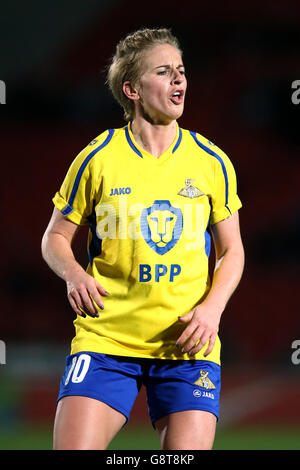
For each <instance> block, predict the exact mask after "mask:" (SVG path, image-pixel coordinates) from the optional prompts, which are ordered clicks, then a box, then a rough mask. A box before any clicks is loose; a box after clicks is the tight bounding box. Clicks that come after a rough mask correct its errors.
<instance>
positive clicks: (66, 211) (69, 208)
mask: <svg viewBox="0 0 300 470" xmlns="http://www.w3.org/2000/svg"><path fill="white" fill-rule="evenodd" d="M73 210H74V209H73V207H72V206H70V204H67V205H66V206H65V207H64V208H63V209H62V211H61V212H62V214H63V215H68V214H71V212H73Z"/></svg>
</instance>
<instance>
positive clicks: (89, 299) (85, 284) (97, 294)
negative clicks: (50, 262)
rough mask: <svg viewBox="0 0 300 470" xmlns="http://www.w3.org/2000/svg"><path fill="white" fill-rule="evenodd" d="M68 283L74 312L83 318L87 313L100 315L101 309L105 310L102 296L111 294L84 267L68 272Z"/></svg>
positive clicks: (92, 315) (69, 297)
mask: <svg viewBox="0 0 300 470" xmlns="http://www.w3.org/2000/svg"><path fill="white" fill-rule="evenodd" d="M66 284H67V292H68V300H69V302H70V304H71V307H72V308H73V310H74V312H75V313H77V315H79V316H81V317H83V318H85V317H86V315H89V316H91V317H93V318H94V317H99V309H100V310H104V304H103V300H102V297H101V296H105V297H106V296H108V295H109V294H108V292H107V291H106V290H105V289H104V287H102V286H101V285H100V284H99V282H98V281H96V279H95V278H93V277H92V276H90V275H89V274H88V273H86V272H85V271H84V270H83V269H82V268H80V269H75V270H73V271H72V272H71V273H68V276H66Z"/></svg>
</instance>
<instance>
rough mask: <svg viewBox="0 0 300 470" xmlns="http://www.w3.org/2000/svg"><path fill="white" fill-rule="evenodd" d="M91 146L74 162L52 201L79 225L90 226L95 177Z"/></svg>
mask: <svg viewBox="0 0 300 470" xmlns="http://www.w3.org/2000/svg"><path fill="white" fill-rule="evenodd" d="M92 156H93V150H92V148H91V146H90V144H89V145H88V146H87V147H86V148H85V149H83V150H82V151H81V152H80V153H79V154H78V155H77V157H76V158H75V160H74V161H73V162H72V164H71V166H70V168H69V170H68V172H67V174H66V176H65V178H64V180H63V182H62V185H61V187H60V189H59V191H58V192H57V193H56V194H55V196H54V198H53V199H52V201H53V203H54V205H55V207H56V208H57V209H58V210H59V211H60V212H61V213H62V214H63V215H65V216H66V217H67V218H68V219H69V220H71V221H72V222H74V223H75V224H77V225H86V224H88V216H89V215H90V214H91V213H92V210H93V201H94V194H95V175H94V171H93V165H92V162H91V161H92Z"/></svg>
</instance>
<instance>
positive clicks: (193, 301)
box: [42, 29, 244, 450]
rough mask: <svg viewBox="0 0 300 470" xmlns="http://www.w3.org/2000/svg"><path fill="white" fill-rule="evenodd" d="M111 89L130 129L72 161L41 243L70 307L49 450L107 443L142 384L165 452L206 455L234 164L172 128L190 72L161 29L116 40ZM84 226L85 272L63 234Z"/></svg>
mask: <svg viewBox="0 0 300 470" xmlns="http://www.w3.org/2000/svg"><path fill="white" fill-rule="evenodd" d="M108 84H109V86H110V89H111V90H112V93H113V95H114V96H115V98H116V99H117V100H118V102H119V103H120V105H121V106H122V107H123V109H124V112H125V120H126V121H127V125H126V126H124V127H123V128H120V129H109V130H106V131H105V132H103V133H101V134H100V135H99V136H98V137H96V138H95V139H93V140H92V141H91V142H90V143H89V144H88V145H87V146H86V148H85V149H83V150H82V151H81V152H80V153H79V154H78V156H77V157H76V158H75V160H74V161H73V163H72V165H71V166H70V169H69V171H68V173H67V175H66V177H65V179H64V181H63V183H62V185H61V188H60V190H59V191H58V192H57V193H56V195H55V197H54V199H53V201H54V205H55V208H54V212H53V215H52V218H51V220H50V223H49V225H48V227H47V229H46V232H45V234H44V237H43V241H42V253H43V257H44V259H45V261H46V262H47V263H48V265H49V266H50V268H51V269H52V270H53V271H54V272H55V273H56V274H57V275H58V276H60V277H61V278H62V279H63V280H64V281H65V282H66V285H67V294H68V299H69V301H70V304H71V306H72V308H73V309H74V311H75V313H76V314H77V315H76V319H75V321H74V325H75V330H76V334H75V337H74V339H73V341H72V345H71V351H70V355H69V356H68V357H67V360H66V370H65V373H64V375H63V377H62V380H61V384H60V390H59V395H58V404H57V413H56V418H55V423H54V449H107V447H108V445H109V443H110V442H111V440H112V439H113V437H114V436H115V435H116V433H117V432H118V431H119V430H120V429H121V428H122V427H123V426H124V424H125V423H126V421H127V420H128V419H129V414H130V410H131V408H132V406H133V403H134V401H135V398H136V396H137V394H138V392H139V390H140V388H141V386H142V385H144V386H145V387H146V391H147V402H148V407H149V415H150V418H151V421H152V424H153V427H154V428H155V429H156V430H157V432H158V434H159V437H160V441H161V447H162V449H164V450H167V449H168V450H169V449H176V450H177V449H191V450H192V449H211V448H212V445H213V441H214V436H215V428H216V422H217V419H218V416H219V393H220V339H219V336H218V330H219V323H220V317H221V314H222V312H223V311H224V309H225V306H226V304H227V302H228V300H229V298H230V297H231V295H232V293H233V292H234V290H235V288H236V287H237V285H238V283H239V281H240V278H241V275H242V271H243V265H244V252H243V245H242V241H241V236H240V229H239V218H238V209H239V208H240V207H241V202H240V200H239V197H238V195H237V192H236V177H235V171H234V168H233V166H232V164H231V162H230V160H229V158H228V157H227V156H226V154H224V152H222V150H220V149H219V148H218V147H217V146H216V145H214V144H213V143H212V142H210V141H209V140H207V139H206V138H205V137H203V136H201V135H200V134H198V133H196V132H194V131H188V130H186V129H182V128H180V127H179V125H178V123H177V120H178V119H179V118H180V116H181V115H182V113H183V109H184V100H185V95H186V88H187V80H186V76H185V70H184V65H183V62H182V53H181V49H180V46H179V44H178V41H177V39H176V38H175V37H174V36H173V35H172V34H171V32H170V30H167V29H143V30H139V31H136V32H135V33H133V34H130V35H128V36H127V37H126V38H125V39H124V40H122V41H120V43H119V44H118V46H117V48H116V53H115V56H114V57H113V60H112V62H111V65H110V67H109V71H108ZM86 224H88V225H89V228H90V230H89V236H88V256H89V264H88V267H87V270H86V271H85V270H84V269H83V268H82V267H81V266H80V265H79V264H78V262H77V261H76V259H75V257H74V253H73V250H72V241H73V239H74V235H75V234H76V232H77V230H78V228H79V227H80V226H82V225H86ZM210 234H212V237H213V241H214V245H215V253H216V264H215V270H214V274H213V279H212V282H210V280H209V274H208V258H209V253H210V240H211V237H210Z"/></svg>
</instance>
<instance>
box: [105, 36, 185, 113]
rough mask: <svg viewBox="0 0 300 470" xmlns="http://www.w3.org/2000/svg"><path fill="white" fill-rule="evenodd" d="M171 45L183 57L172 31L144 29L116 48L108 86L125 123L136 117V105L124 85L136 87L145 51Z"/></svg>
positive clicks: (127, 38)
mask: <svg viewBox="0 0 300 470" xmlns="http://www.w3.org/2000/svg"><path fill="white" fill-rule="evenodd" d="M162 44H170V45H171V46H173V47H175V48H176V49H178V51H179V52H180V54H181V55H182V51H181V48H180V45H179V42H178V40H177V38H176V37H175V36H173V34H172V33H171V30H170V29H167V28H159V29H149V28H144V29H140V30H138V31H135V32H134V33H131V34H129V35H127V36H126V37H125V38H124V39H122V40H121V41H120V42H119V43H118V44H117V47H116V52H115V55H114V56H113V58H112V60H111V64H110V66H109V68H108V73H107V84H108V86H109V88H110V90H111V92H112V94H113V96H114V98H115V99H116V100H117V102H118V103H119V104H120V106H121V107H122V108H123V110H124V119H125V121H131V120H132V119H133V115H134V103H133V102H132V100H130V99H129V98H127V96H126V95H125V94H124V92H123V83H124V82H125V81H129V82H130V83H131V84H133V85H135V84H136V83H137V81H138V79H139V78H140V75H141V59H142V55H143V53H144V52H145V51H147V50H149V49H151V48H152V47H155V46H158V45H162Z"/></svg>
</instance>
